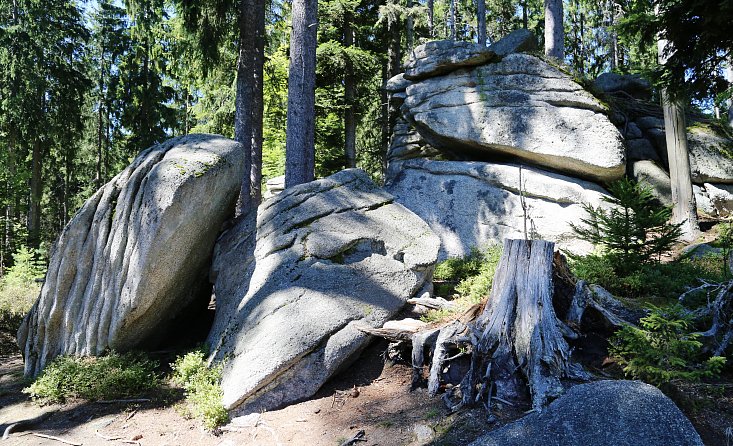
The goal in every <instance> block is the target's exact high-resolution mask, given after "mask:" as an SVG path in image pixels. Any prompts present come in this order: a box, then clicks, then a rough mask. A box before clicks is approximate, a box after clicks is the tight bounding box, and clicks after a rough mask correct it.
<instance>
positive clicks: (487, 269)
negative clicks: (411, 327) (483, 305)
mask: <svg viewBox="0 0 733 446" xmlns="http://www.w3.org/2000/svg"><path fill="white" fill-rule="evenodd" d="M501 251H502V249H501V246H499V245H492V246H489V247H488V248H486V249H485V250H480V249H477V248H473V249H471V253H470V254H469V255H467V256H466V257H451V258H448V259H446V260H444V261H442V262H440V263H438V264H437V265H436V266H435V272H434V274H433V277H434V278H435V279H437V280H441V281H446V282H448V287H447V288H445V289H436V294H438V295H446V294H450V292H451V291H453V290H454V291H455V292H456V293H457V294H458V297H457V298H456V299H454V300H453V305H454V307H453V309H452V310H431V311H430V312H429V313H428V314H427V315H426V316H425V317H424V318H423V319H425V320H426V321H428V322H430V321H434V320H440V319H442V318H444V317H446V316H450V315H452V314H455V313H458V312H461V311H464V310H466V309H468V308H469V307H470V306H471V305H474V304H477V303H479V302H481V300H482V299H483V298H484V297H486V296H487V295H488V294H489V292H490V291H491V285H492V284H493V282H494V273H495V272H496V267H497V266H498V265H499V260H500V259H501ZM451 284H455V287H451V286H450V285H451Z"/></svg>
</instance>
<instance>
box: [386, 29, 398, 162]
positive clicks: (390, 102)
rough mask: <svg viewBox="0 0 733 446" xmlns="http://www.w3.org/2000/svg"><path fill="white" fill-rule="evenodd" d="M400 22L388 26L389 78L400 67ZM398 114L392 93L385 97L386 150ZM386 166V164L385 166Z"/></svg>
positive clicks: (394, 74) (396, 72) (396, 73)
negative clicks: (389, 36)
mask: <svg viewBox="0 0 733 446" xmlns="http://www.w3.org/2000/svg"><path fill="white" fill-rule="evenodd" d="M400 29H401V28H400V24H398V23H393V24H392V27H391V28H390V30H389V31H390V35H391V38H390V43H389V48H387V79H390V78H392V77H394V76H397V75H398V74H399V73H400V71H401V69H400V61H401V60H402V54H401V49H402V47H401V42H402V35H401V32H400ZM398 116H399V106H398V103H397V101H395V100H394V99H393V98H392V95H389V97H388V99H387V128H386V133H387V138H388V141H387V148H386V150H389V145H390V143H391V139H392V133H393V130H394V126H395V123H396V122H397V117H398ZM386 150H385V152H384V154H385V162H386V159H387V156H386V155H387V151H386ZM385 168H386V166H385Z"/></svg>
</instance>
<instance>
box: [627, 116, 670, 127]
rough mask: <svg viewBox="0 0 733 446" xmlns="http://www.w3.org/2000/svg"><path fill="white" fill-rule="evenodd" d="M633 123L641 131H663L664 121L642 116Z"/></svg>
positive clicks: (654, 117)
mask: <svg viewBox="0 0 733 446" xmlns="http://www.w3.org/2000/svg"><path fill="white" fill-rule="evenodd" d="M634 122H635V123H636V125H638V126H639V128H640V129H642V130H649V129H661V130H664V119H662V118H657V117H656V116H643V117H641V118H637V119H636V120H635V121H634Z"/></svg>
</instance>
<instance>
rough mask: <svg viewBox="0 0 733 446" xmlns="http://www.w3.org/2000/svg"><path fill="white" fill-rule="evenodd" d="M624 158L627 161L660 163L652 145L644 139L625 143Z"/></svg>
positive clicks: (630, 140)
mask: <svg viewBox="0 0 733 446" xmlns="http://www.w3.org/2000/svg"><path fill="white" fill-rule="evenodd" d="M626 158H627V159H628V160H629V161H638V160H652V161H660V162H661V160H660V159H659V155H657V151H656V150H654V146H652V143H650V142H649V141H648V140H646V139H644V138H640V139H629V140H627V141H626Z"/></svg>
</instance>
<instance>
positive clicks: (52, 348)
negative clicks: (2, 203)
mask: <svg viewBox="0 0 733 446" xmlns="http://www.w3.org/2000/svg"><path fill="white" fill-rule="evenodd" d="M243 157H244V153H243V150H242V148H241V145H240V144H238V143H236V142H234V141H232V140H229V139H226V138H223V137H220V136H214V135H190V136H186V137H180V138H174V139H172V140H170V141H167V142H165V143H163V144H160V145H157V146H154V147H151V148H150V149H147V150H145V151H143V152H142V153H140V155H138V156H137V158H135V160H134V161H133V163H132V164H131V165H130V166H129V167H127V168H126V169H125V170H123V171H122V172H121V173H120V174H119V175H117V176H116V177H115V178H114V179H112V180H111V181H110V182H109V183H107V184H106V185H105V186H104V187H102V188H101V189H100V190H99V191H97V193H95V194H94V195H93V196H92V197H91V198H90V199H89V200H87V202H86V203H84V205H83V206H82V208H81V209H80V210H79V212H77V214H76V215H75V216H74V218H73V219H72V220H71V222H69V224H68V225H67V226H66V228H65V229H64V231H63V232H62V233H61V236H60V237H59V239H58V241H57V242H56V245H55V247H54V249H53V252H52V253H51V260H50V264H49V268H48V273H47V275H46V281H45V282H44V284H43V288H42V290H41V295H40V297H39V299H38V301H37V302H36V304H35V305H34V306H33V308H32V309H31V311H30V313H29V314H28V315H27V316H26V318H25V320H24V321H23V324H22V326H21V328H20V330H19V332H18V343H19V345H20V346H21V349H22V350H23V354H24V356H25V372H26V374H27V375H36V374H38V373H39V372H40V371H41V369H43V367H44V366H45V365H46V364H47V363H48V361H50V360H51V359H53V358H54V357H55V356H57V355H62V354H67V355H98V354H100V353H102V352H104V351H105V350H106V349H116V350H128V349H131V348H134V347H140V346H150V345H152V344H154V343H155V342H156V341H157V339H156V337H157V336H158V335H159V334H161V333H162V332H163V331H164V330H165V329H166V328H167V327H168V325H167V323H168V322H169V321H170V320H171V319H173V318H174V317H175V316H176V315H177V314H178V313H180V312H181V311H182V310H184V309H185V308H186V306H187V305H188V304H189V303H190V302H192V300H193V299H194V298H195V297H197V295H196V294H197V291H199V290H200V286H201V285H202V284H204V283H206V273H207V270H208V267H209V259H210V257H211V252H212V249H213V247H214V242H215V239H216V236H217V234H218V233H219V230H220V228H221V225H222V223H223V222H224V220H225V219H226V218H228V217H229V216H230V215H231V214H232V212H233V206H234V203H235V200H236V197H237V192H238V190H239V184H240V181H241V178H242V173H243V162H242V161H243Z"/></svg>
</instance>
